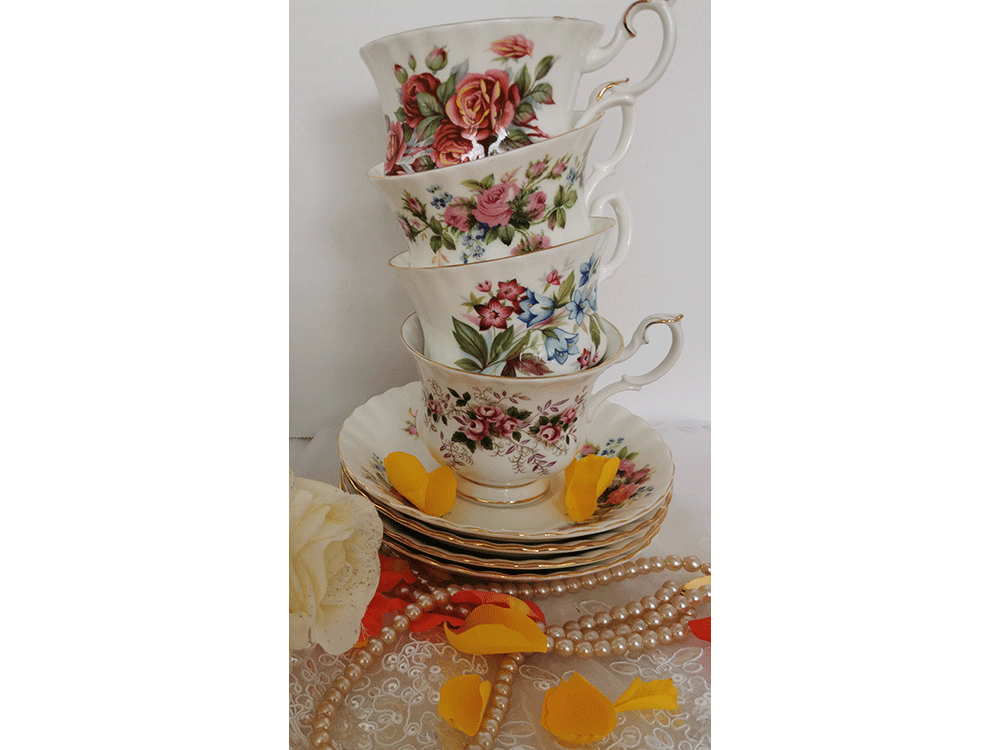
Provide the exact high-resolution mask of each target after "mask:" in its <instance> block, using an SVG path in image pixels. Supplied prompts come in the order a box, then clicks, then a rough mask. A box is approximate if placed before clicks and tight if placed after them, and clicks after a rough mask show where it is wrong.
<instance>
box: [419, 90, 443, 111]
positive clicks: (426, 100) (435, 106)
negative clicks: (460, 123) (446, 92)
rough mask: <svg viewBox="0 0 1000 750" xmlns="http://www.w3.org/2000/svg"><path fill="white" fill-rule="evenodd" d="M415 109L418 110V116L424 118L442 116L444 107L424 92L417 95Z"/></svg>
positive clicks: (431, 95) (432, 96) (435, 98)
mask: <svg viewBox="0 0 1000 750" xmlns="http://www.w3.org/2000/svg"><path fill="white" fill-rule="evenodd" d="M417 107H418V108H419V109H420V114H422V115H423V116H424V117H431V116H432V115H443V114H444V107H442V106H441V102H439V101H438V100H437V97H436V96H434V95H433V94H428V93H427V92H426V91H421V92H420V93H419V94H417Z"/></svg>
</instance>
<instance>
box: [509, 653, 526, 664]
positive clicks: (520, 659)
mask: <svg viewBox="0 0 1000 750" xmlns="http://www.w3.org/2000/svg"><path fill="white" fill-rule="evenodd" d="M506 660H507V661H509V662H510V663H511V664H524V654H522V653H521V652H517V653H513V654H507V659H506Z"/></svg>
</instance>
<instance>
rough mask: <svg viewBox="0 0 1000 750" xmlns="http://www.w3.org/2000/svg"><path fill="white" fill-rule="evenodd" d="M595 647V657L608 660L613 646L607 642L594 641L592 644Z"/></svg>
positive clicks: (603, 640) (602, 640)
mask: <svg viewBox="0 0 1000 750" xmlns="http://www.w3.org/2000/svg"><path fill="white" fill-rule="evenodd" d="M592 645H593V646H594V656H596V657H598V658H601V659H607V658H608V657H609V656H611V644H610V643H608V641H607V640H605V639H603V638H602V639H601V640H599V641H594V643H593V644H592Z"/></svg>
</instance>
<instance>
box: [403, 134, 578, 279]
mask: <svg viewBox="0 0 1000 750" xmlns="http://www.w3.org/2000/svg"><path fill="white" fill-rule="evenodd" d="M585 167H586V157H583V156H574V155H573V154H564V155H563V156H560V157H552V156H550V155H548V154H546V155H545V156H544V157H542V158H541V159H539V160H538V161H534V162H530V163H529V164H528V165H527V166H526V167H525V168H524V174H521V175H520V176H519V173H520V172H521V168H520V167H518V168H517V169H515V170H513V171H512V172H506V173H504V174H501V175H500V176H499V179H498V178H497V176H496V175H494V174H493V173H490V174H487V175H486V176H484V177H483V178H482V179H479V180H465V181H464V182H463V183H462V185H463V186H464V187H465V188H468V193H465V194H464V195H458V196H455V195H452V194H451V193H449V192H446V191H445V190H443V189H442V188H441V186H440V185H431V186H430V187H428V188H425V189H426V190H427V192H428V193H430V205H428V204H427V203H426V202H424V200H421V198H420V197H419V196H416V195H413V194H412V193H411V192H410V191H408V190H406V191H404V192H403V197H402V205H401V207H400V211H399V212H398V213H397V214H396V218H397V219H398V220H399V226H400V227H401V228H402V230H403V234H405V235H406V239H407V240H409V242H411V243H416V242H417V239H418V238H419V239H421V240H424V239H426V240H427V242H428V244H429V245H430V248H431V250H433V251H434V252H435V253H440V252H441V251H442V250H457V249H458V246H459V245H461V246H462V253H461V256H460V259H461V261H462V263H469V262H470V261H475V260H479V259H480V258H482V257H483V255H484V254H485V253H486V247H487V245H492V244H493V243H495V242H502V243H503V244H504V245H506V246H507V247H509V248H510V255H524V254H526V253H532V252H535V251H536V250H543V249H545V248H547V247H551V246H552V239H551V237H549V236H548V235H547V234H546V233H545V228H546V227H547V228H548V229H549V230H553V229H555V228H556V227H558V228H560V229H562V228H564V227H565V226H566V212H567V210H568V209H571V208H572V207H573V206H574V205H576V201H577V198H578V197H579V194H578V193H577V190H580V189H582V187H583V172H584V169H585Z"/></svg>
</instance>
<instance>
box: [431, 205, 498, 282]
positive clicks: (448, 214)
mask: <svg viewBox="0 0 1000 750" xmlns="http://www.w3.org/2000/svg"><path fill="white" fill-rule="evenodd" d="M441 218H442V219H443V220H444V223H445V224H447V225H448V226H450V227H455V229H459V230H461V231H463V232H468V231H469V228H470V227H471V226H472V222H471V221H469V210H468V209H466V208H462V207H460V206H456V205H451V206H448V208H446V209H445V210H444V214H443V215H442V216H441ZM479 291H481V292H488V291H489V289H480V290H479Z"/></svg>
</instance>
